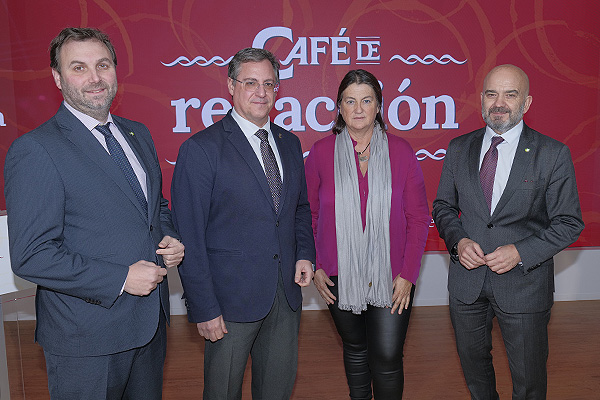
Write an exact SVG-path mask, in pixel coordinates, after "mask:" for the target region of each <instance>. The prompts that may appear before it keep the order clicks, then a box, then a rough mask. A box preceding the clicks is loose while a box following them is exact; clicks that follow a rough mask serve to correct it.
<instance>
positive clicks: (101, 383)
mask: <svg viewBox="0 0 600 400" xmlns="http://www.w3.org/2000/svg"><path fill="white" fill-rule="evenodd" d="M160 314H161V317H160V320H159V324H158V328H157V330H156V333H155V335H154V337H153V338H152V340H151V341H150V342H149V343H148V344H147V345H145V346H142V347H138V348H135V349H131V350H127V351H123V352H121V353H116V354H109V355H104V356H94V357H68V356H58V355H54V354H50V353H48V352H46V351H44V356H45V358H46V369H47V371H48V389H49V391H50V398H51V399H52V400H160V399H162V382H163V365H164V362H165V356H166V351H167V329H166V323H165V318H164V316H163V312H162V311H161V312H160ZM132 334H133V333H132Z"/></svg>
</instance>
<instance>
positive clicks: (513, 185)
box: [494, 124, 537, 216]
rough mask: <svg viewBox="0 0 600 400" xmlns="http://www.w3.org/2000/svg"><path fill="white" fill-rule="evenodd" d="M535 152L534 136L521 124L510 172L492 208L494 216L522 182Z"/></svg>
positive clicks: (500, 210)
mask: <svg viewBox="0 0 600 400" xmlns="http://www.w3.org/2000/svg"><path fill="white" fill-rule="evenodd" d="M536 152H537V146H535V143H534V138H533V135H532V134H531V132H530V131H529V128H528V127H527V125H525V124H523V131H522V132H521V137H520V138H519V144H518V145H517V151H516V153H515V158H514V159H513V163H512V166H511V168H510V174H509V175H508V181H507V182H506V187H505V188H504V192H502V196H501V197H500V200H499V201H498V204H497V205H496V208H495V209H494V216H495V215H498V213H500V212H502V208H504V206H505V205H506V204H507V203H508V201H509V199H510V198H511V197H512V196H513V194H514V193H515V190H517V188H519V186H520V185H521V182H523V176H524V174H525V173H526V172H527V171H528V170H529V164H530V163H531V160H533V159H534V158H535V153H536Z"/></svg>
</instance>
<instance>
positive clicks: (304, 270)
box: [294, 260, 314, 287]
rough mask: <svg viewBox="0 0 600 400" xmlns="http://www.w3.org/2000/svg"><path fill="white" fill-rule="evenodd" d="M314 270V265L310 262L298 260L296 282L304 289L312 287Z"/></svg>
mask: <svg viewBox="0 0 600 400" xmlns="http://www.w3.org/2000/svg"><path fill="white" fill-rule="evenodd" d="M313 274H314V272H313V269H312V263H311V262H310V261H308V260H298V261H296V276H294V281H295V282H296V283H297V284H298V285H299V286H302V287H306V286H308V285H310V281H311V280H312V278H313Z"/></svg>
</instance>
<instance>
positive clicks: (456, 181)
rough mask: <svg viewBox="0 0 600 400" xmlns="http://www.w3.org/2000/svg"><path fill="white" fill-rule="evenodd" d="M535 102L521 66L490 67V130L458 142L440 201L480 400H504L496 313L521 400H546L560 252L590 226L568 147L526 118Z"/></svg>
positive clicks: (464, 342)
mask: <svg viewBox="0 0 600 400" xmlns="http://www.w3.org/2000/svg"><path fill="white" fill-rule="evenodd" d="M531 101H532V98H531V96H530V95H529V79H528V77H527V75H526V74H525V73H524V72H523V71H522V70H521V69H520V68H518V67H515V66H513V65H500V66H497V67H496V68H494V69H492V71H491V72H490V73H489V74H488V75H487V77H486V78H485V81H484V83H483V90H482V92H481V109H482V116H483V119H484V121H485V123H486V124H487V127H486V128H482V129H478V130H476V131H473V132H471V133H469V134H466V135H463V136H460V137H457V138H455V139H453V140H452V141H451V142H450V144H449V146H448V150H447V152H446V158H445V160H444V166H443V169H442V175H441V178H440V185H439V187H438V192H437V198H436V199H435V201H434V202H433V218H434V220H435V223H436V225H437V228H438V231H439V233H440V237H441V238H442V239H443V240H444V241H445V243H446V246H447V248H448V250H449V251H450V254H451V259H450V269H449V274H448V291H449V293H450V317H451V320H452V325H453V327H454V332H455V335H456V345H457V349H458V354H459V356H460V360H461V365H462V368H463V373H464V375H465V379H466V381H467V386H468V387H469V390H470V391H471V398H472V399H498V393H497V391H496V379H495V374H494V367H493V365H492V356H491V353H490V352H491V349H492V339H491V331H492V320H493V318H494V317H497V319H498V323H499V325H500V329H501V331H502V337H503V339H504V344H505V347H506V352H507V356H508V360H509V366H510V371H511V376H512V382H513V399H545V398H546V361H547V358H548V330H547V326H548V321H549V320H550V308H551V307H552V303H553V292H554V262H553V258H552V257H553V256H554V255H555V254H557V253H558V252H560V251H561V250H562V249H564V248H565V247H567V246H569V245H570V244H572V243H573V242H574V241H575V240H577V237H578V236H579V234H580V233H581V231H582V230H583V221H582V219H581V209H580V207H579V196H578V194H577V185H576V183H575V171H574V168H573V162H572V160H571V155H570V152H569V149H568V148H567V146H565V145H564V144H562V143H560V142H558V141H556V140H554V139H551V138H550V137H548V136H544V135H542V134H540V133H539V132H536V131H534V130H533V129H531V128H529V127H528V126H527V125H525V124H524V123H523V114H525V113H526V112H527V110H528V109H529V107H530V105H531Z"/></svg>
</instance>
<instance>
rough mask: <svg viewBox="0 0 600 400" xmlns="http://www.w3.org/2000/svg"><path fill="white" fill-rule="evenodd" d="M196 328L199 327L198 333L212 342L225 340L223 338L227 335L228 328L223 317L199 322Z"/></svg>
mask: <svg viewBox="0 0 600 400" xmlns="http://www.w3.org/2000/svg"><path fill="white" fill-rule="evenodd" d="M196 326H197V327H198V333H199V334H200V335H201V336H202V337H204V338H205V339H208V340H210V341H211V342H216V341H217V340H219V339H223V336H225V334H226V333H227V327H225V321H224V320H223V316H222V315H219V316H218V317H217V318H214V319H211V320H210V321H204V322H199V323H197V324H196Z"/></svg>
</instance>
